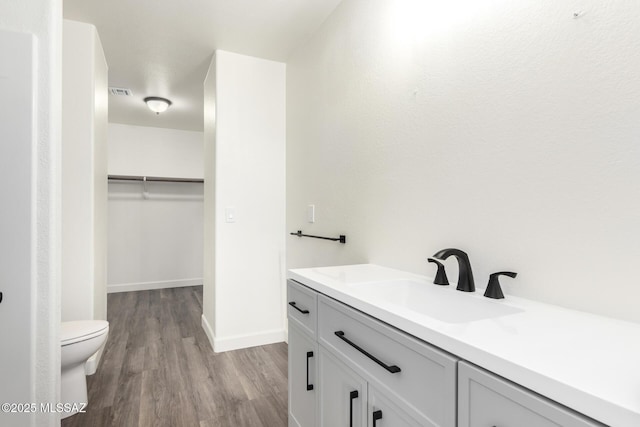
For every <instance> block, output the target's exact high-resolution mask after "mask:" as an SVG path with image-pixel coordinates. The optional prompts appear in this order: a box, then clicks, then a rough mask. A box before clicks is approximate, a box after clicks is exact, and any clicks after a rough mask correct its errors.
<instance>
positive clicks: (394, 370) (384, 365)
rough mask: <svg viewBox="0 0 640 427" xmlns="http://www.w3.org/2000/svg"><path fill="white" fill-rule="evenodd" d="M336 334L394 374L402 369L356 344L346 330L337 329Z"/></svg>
mask: <svg viewBox="0 0 640 427" xmlns="http://www.w3.org/2000/svg"><path fill="white" fill-rule="evenodd" d="M334 333H335V334H336V336H337V337H338V338H340V339H341V340H342V341H344V342H346V343H347V344H349V345H350V346H351V347H353V348H355V349H356V350H358V351H359V352H360V353H362V354H364V355H365V356H367V357H368V358H369V359H371V360H373V361H374V362H376V363H377V364H378V365H380V366H382V367H383V368H384V369H386V370H387V372H391V373H392V374H397V373H398V372H400V371H401V369H400V368H399V367H398V366H396V365H391V366H389V365H387V364H386V363H384V362H382V361H381V360H380V359H378V358H377V357H375V356H374V355H372V354H371V353H369V352H368V351H366V350H365V349H363V348H362V347H360V346H358V345H357V344H355V343H354V342H353V341H351V340H349V339H348V338H347V337H345V336H344V332H342V331H335V332H334Z"/></svg>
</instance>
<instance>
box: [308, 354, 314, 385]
mask: <svg viewBox="0 0 640 427" xmlns="http://www.w3.org/2000/svg"><path fill="white" fill-rule="evenodd" d="M312 357H313V351H307V391H311V390H313V384H309V359H311V358H312Z"/></svg>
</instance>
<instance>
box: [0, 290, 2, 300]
mask: <svg viewBox="0 0 640 427" xmlns="http://www.w3.org/2000/svg"><path fill="white" fill-rule="evenodd" d="M0 302H2V292H0Z"/></svg>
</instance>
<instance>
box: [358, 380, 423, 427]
mask: <svg viewBox="0 0 640 427" xmlns="http://www.w3.org/2000/svg"><path fill="white" fill-rule="evenodd" d="M367 412H368V413H367V417H368V420H369V427H425V426H426V424H423V423H421V422H418V421H416V420H415V419H413V418H411V417H410V416H409V415H408V414H407V412H406V411H404V410H402V409H401V408H400V407H398V406H397V405H396V404H395V403H393V401H392V400H391V399H389V398H388V397H387V396H385V394H384V393H383V392H381V391H379V390H377V389H376V388H375V387H374V386H372V385H371V384H369V402H368V411H367ZM428 425H429V426H433V424H428Z"/></svg>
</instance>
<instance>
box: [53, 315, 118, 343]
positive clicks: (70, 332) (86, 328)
mask: <svg viewBox="0 0 640 427" xmlns="http://www.w3.org/2000/svg"><path fill="white" fill-rule="evenodd" d="M108 329H109V322H107V321H106V320H76V321H73V322H62V326H61V327H60V344H61V345H63V346H65V345H69V344H73V343H76V342H79V341H85V340H88V339H90V338H94V337H97V336H99V335H102V334H104V333H106V332H107V330H108Z"/></svg>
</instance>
